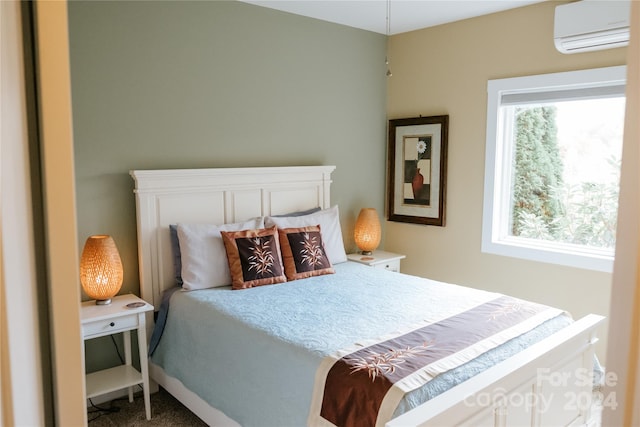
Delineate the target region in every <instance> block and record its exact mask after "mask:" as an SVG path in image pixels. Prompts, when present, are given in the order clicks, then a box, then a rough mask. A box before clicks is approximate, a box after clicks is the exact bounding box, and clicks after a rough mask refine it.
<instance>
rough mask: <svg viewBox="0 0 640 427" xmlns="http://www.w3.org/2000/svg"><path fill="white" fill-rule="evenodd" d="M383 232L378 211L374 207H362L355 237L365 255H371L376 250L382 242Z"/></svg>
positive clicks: (354, 232) (354, 233)
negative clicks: (381, 235)
mask: <svg viewBox="0 0 640 427" xmlns="http://www.w3.org/2000/svg"><path fill="white" fill-rule="evenodd" d="M381 233H382V230H381V229H380V220H379V219H378V212H376V210H375V209H374V208H363V209H361V210H360V214H359V215H358V219H357V220H356V226H355V230H354V231H353V239H354V240H355V241H356V245H357V246H358V248H360V250H361V251H362V254H363V255H371V253H372V252H373V251H375V250H376V248H377V247H378V245H379V244H380V234H381Z"/></svg>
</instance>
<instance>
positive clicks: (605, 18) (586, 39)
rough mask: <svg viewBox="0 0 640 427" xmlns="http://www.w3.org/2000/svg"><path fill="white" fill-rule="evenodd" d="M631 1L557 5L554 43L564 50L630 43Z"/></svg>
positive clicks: (583, 0) (600, 0)
mask: <svg viewBox="0 0 640 427" xmlns="http://www.w3.org/2000/svg"><path fill="white" fill-rule="evenodd" d="M630 7H631V3H630V1H629V0H581V1H577V2H573V3H567V4H563V5H560V6H556V14H555V21H554V34H553V38H554V42H555V45H556V49H558V50H559V51H560V52H562V53H578V52H587V51H591V50H600V49H610V48H614V47H622V46H626V45H627V44H629V9H630Z"/></svg>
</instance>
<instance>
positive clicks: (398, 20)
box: [240, 0, 544, 35]
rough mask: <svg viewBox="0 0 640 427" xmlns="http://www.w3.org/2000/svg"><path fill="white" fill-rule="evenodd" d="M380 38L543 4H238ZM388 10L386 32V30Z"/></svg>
mask: <svg viewBox="0 0 640 427" xmlns="http://www.w3.org/2000/svg"><path fill="white" fill-rule="evenodd" d="M240 1H243V2H245V3H251V4H255V5H258V6H264V7H268V8H272V9H277V10H281V11H284V12H289V13H293V14H296V15H302V16H308V17H311V18H316V19H320V20H323V21H329V22H334V23H336V24H342V25H347V26H350V27H355V28H360V29H362V30H368V31H373V32H376V33H381V34H387V33H388V34H389V35H393V34H399V33H405V32H407V31H413V30H417V29H420V28H427V27H432V26H435V25H440V24H445V23H448V22H453V21H459V20H462V19H467V18H472V17H475V16H481V15H487V14H489V13H494V12H499V11H503V10H507V9H513V8H516V7H521V6H527V5H529V4H533V3H539V2H541V1H544V0H388V1H387V0H240ZM387 9H389V14H388V15H389V28H387Z"/></svg>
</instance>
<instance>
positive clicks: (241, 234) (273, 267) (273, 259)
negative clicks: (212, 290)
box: [220, 226, 287, 289]
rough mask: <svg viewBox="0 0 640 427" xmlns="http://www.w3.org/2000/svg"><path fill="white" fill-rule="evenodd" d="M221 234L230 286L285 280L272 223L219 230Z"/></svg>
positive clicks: (276, 231)
mask: <svg viewBox="0 0 640 427" xmlns="http://www.w3.org/2000/svg"><path fill="white" fill-rule="evenodd" d="M220 234H221V235H222V241H223V242H224V248H225V250H226V252H227V260H228V261H229V270H230V271H231V287H232V288H233V289H246V288H252V287H254V286H262V285H272V284H274V283H282V282H286V281H287V278H286V276H285V275H284V268H283V267H282V256H281V254H280V244H279V241H278V230H277V229H276V227H275V226H274V227H271V228H261V229H258V230H242V231H221V232H220Z"/></svg>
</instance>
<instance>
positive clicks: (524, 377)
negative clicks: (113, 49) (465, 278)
mask: <svg viewBox="0 0 640 427" xmlns="http://www.w3.org/2000/svg"><path fill="white" fill-rule="evenodd" d="M334 169H335V167H334V166H300V167H267V168H221V169H192V170H136V171H131V175H132V177H133V178H134V180H135V197H136V211H137V230H138V252H139V262H140V287H141V296H142V298H144V299H145V300H147V301H149V302H151V303H152V304H153V305H154V307H161V306H164V307H166V304H167V302H168V301H170V302H171V303H170V309H169V311H168V315H167V316H166V320H167V321H166V326H165V329H164V332H163V333H162V338H161V339H160V340H159V342H158V345H157V348H156V349H155V351H154V353H153V356H152V357H151V358H150V376H151V379H152V380H153V381H155V382H156V383H158V384H159V385H161V386H162V387H163V388H165V389H166V390H167V391H169V392H170V393H171V394H172V395H174V396H175V397H176V398H177V399H178V400H180V401H181V402H182V403H183V404H184V405H185V406H187V407H188V408H189V409H190V410H192V411H193V412H194V413H195V414H196V415H198V416H199V417H200V418H202V419H203V420H204V421H205V422H207V423H208V424H210V425H220V426H222V425H224V426H226V425H234V426H237V425H243V426H247V427H249V426H288V425H292V426H294V425H316V426H325V425H326V426H330V425H345V426H346V425H387V426H390V427H393V426H418V425H424V426H429V425H433V426H444V425H446V426H453V425H469V426H471V425H472V426H482V425H491V426H494V425H495V426H503V425H505V426H506V425H514V426H516V425H517V426H522V425H531V426H540V425H553V426H560V425H592V423H593V422H594V419H593V416H592V413H593V412H592V410H591V396H592V387H593V376H592V372H593V367H594V345H595V343H596V342H597V338H596V331H597V328H598V327H599V325H601V324H602V322H603V320H604V319H603V318H602V317H601V316H598V315H588V316H586V317H584V318H582V319H579V320H576V321H571V320H569V318H568V316H566V314H565V313H563V312H562V311H561V310H557V309H554V308H551V307H545V306H542V305H539V304H534V303H531V302H527V301H521V300H517V299H513V298H511V297H509V296H505V295H499V294H493V293H489V292H484V291H479V290H470V289H468V288H464V287H460V286H456V285H451V284H443V283H439V282H434V281H430V280H427V279H423V278H418V277H413V276H409V275H405V274H399V273H395V272H387V271H383V270H380V269H372V268H370V267H367V266H364V265H361V264H359V263H351V262H342V261H343V260H342V258H341V256H340V255H339V254H338V255H335V254H336V253H337V252H336V251H335V250H334V248H335V246H336V242H335V240H336V239H335V236H330V235H329V234H328V233H329V231H328V230H330V229H331V228H330V227H329V225H327V224H326V223H321V225H322V227H320V228H318V229H313V230H311V231H310V230H307V229H306V228H304V230H303V231H304V232H300V235H304V236H309V235H313V236H315V234H313V233H316V234H318V235H319V238H322V239H324V240H325V241H324V247H325V248H327V254H326V255H327V258H332V259H333V261H336V262H332V263H330V265H325V266H324V267H323V268H324V270H323V271H324V274H317V275H315V274H314V275H312V276H311V277H306V276H307V275H304V277H302V276H301V277H300V278H296V280H286V278H285V280H284V281H282V283H279V282H273V283H276V284H273V285H268V286H267V285H265V286H256V287H252V288H251V289H244V290H234V289H232V288H231V287H230V286H217V287H213V288H207V289H197V287H195V288H194V289H193V290H191V291H188V292H183V291H181V290H178V291H176V292H173V295H172V296H171V297H170V298H167V297H166V296H167V295H169V293H165V291H167V290H174V289H175V288H176V276H177V274H176V269H175V259H174V251H173V249H172V239H171V233H170V226H172V225H176V224H189V225H193V224H196V225H197V224H217V225H221V224H243V225H245V226H247V227H248V226H249V225H251V224H252V225H254V226H256V227H258V228H259V229H260V230H267V229H268V227H267V226H268V225H270V224H269V223H268V221H272V222H273V223H277V225H279V226H280V232H282V230H283V229H286V230H293V229H294V228H286V227H285V226H283V224H288V225H300V224H302V223H303V222H304V219H305V218H309V216H311V217H313V218H317V216H315V215H325V214H326V215H329V213H331V215H332V217H334V218H335V215H336V211H337V207H336V206H332V205H331V203H330V188H331V173H332V172H333V170H334ZM314 208H315V210H316V211H308V210H309V209H314ZM318 208H319V209H320V211H319V213H318V212H317V209H318ZM308 212H313V213H308ZM292 213H302V216H301V217H295V216H294V217H291V216H288V215H291V214H292ZM258 218H259V219H260V221H265V218H267V219H266V221H267V223H266V224H265V223H263V222H259V223H255V222H253V223H252V222H251V221H256V219H258ZM276 218H280V219H276ZM290 218H293V219H290ZM296 218H302V219H301V220H298V219H296ZM327 218H328V216H327ZM300 221H302V222H300ZM323 221H324V220H323ZM196 225H194V226H193V229H197V228H198V227H197V226H196ZM338 228H339V227H338ZM186 230H190V228H189V227H187V226H185V227H184V229H181V233H182V234H181V237H184V236H185V235H186V234H185V233H186V232H187V231H186ZM295 231H299V230H298V229H295ZM321 231H323V233H320V232H321ZM333 231H335V230H333ZM225 233H226V234H225ZM225 233H223V236H228V235H230V236H232V237H237V236H236V233H238V232H237V231H236V232H231V231H228V232H225ZM227 238H228V237H227ZM181 244H182V241H181ZM285 246H286V245H285ZM225 249H227V250H229V248H228V247H225ZM289 249H290V248H289ZM343 250H344V249H343ZM289 252H291V250H290V251H289ZM229 253H231V252H229ZM283 253H284V249H283ZM183 255H184V254H183ZM344 261H346V259H344ZM232 264H233V263H232ZM285 264H286V263H285ZM232 270H233V265H232ZM320 270H322V269H320ZM232 275H233V273H232ZM233 276H234V277H235V275H233ZM344 280H348V283H349V285H345V282H344ZM189 283H190V282H189ZM241 285H242V283H240V284H239V285H238V286H241ZM183 286H184V285H183ZM235 286H236V282H235V279H234V284H233V287H235ZM163 295H164V296H165V301H164V303H163ZM319 302H321V303H319ZM445 302H446V303H445ZM425 307H429V309H428V310H425ZM514 307H515V309H514ZM201 309H204V310H205V311H206V313H207V314H201ZM330 310H333V311H330ZM483 310H484V311H483ZM274 313H276V314H278V315H279V316H280V317H277V318H274V317H271V316H272V315H273V314H274ZM495 313H499V316H496V314H495ZM505 313H508V316H504V315H505ZM367 314H373V315H372V316H367ZM473 316H478V317H473ZM519 316H520V317H519ZM162 317H164V314H162ZM496 317H499V318H500V319H503V318H504V319H506V318H507V317H508V318H509V319H511V320H509V321H508V322H512V323H508V322H507V323H504V325H502V326H500V327H499V329H496V330H495V331H492V332H491V333H489V332H486V328H485V327H482V328H480V327H475V326H476V325H478V324H479V323H480V321H479V320H478V319H491V320H492V321H495V319H496ZM465 322H466V323H465ZM501 322H502V320H501ZM505 322H506V320H505ZM149 324H150V326H149V328H150V331H149V334H148V336H151V335H152V330H151V328H152V327H153V326H152V324H153V322H149ZM347 325H350V326H349V327H347ZM450 325H463V326H462V330H463V331H470V330H472V329H474V328H475V329H477V331H476V332H474V334H475V335H473V334H470V337H471V335H473V336H474V337H473V338H469V339H468V341H469V343H468V344H465V346H464V347H461V348H459V349H453V350H451V349H450V350H451V352H450V353H447V354H446V355H443V356H442V357H439V358H437V359H436V358H433V357H434V356H433V355H434V354H436V353H437V351H434V349H436V348H449V347H452V346H454V347H455V346H456V345H458V344H459V343H460V342H463V341H465V340H466V339H467V338H464V337H463V335H452V334H451V332H450V329H446V328H448V327H449V326H450ZM496 328H498V326H496ZM437 331H441V333H440V335H437ZM442 331H444V332H442ZM485 332H486V335H483V334H485ZM434 334H435V335H434ZM156 335H157V334H156ZM434 336H435V337H436V338H433V337H434ZM400 337H402V338H400ZM407 337H411V339H415V343H413V344H406V342H407V341H403V340H405V338H407ZM425 337H427V338H425ZM392 342H393V343H399V344H398V345H400V347H398V348H399V349H398V348H396V349H395V350H393V351H394V352H393V357H391V359H394V358H395V359H394V360H400V361H401V362H400V363H399V364H396V365H394V364H389V363H386V362H388V360H387V359H389V357H387V356H388V355H387V356H385V355H384V353H385V351H379V352H378V353H376V354H375V355H374V353H375V352H374V351H373V350H372V349H376V348H377V349H380V348H382V349H389V348H390V347H389V345H391V344H389V343H392ZM376 346H377V347H376ZM438 346H439V347H438ZM388 351H391V350H388ZM400 353H402V354H400ZM381 354H382V357H383V358H384V357H387V359H385V363H380V360H381V359H380V357H381V356H380V355H381ZM407 355H410V357H409V356H407ZM419 357H426V358H428V357H431V358H432V359H429V360H428V362H424V361H420V362H416V363H413V362H410V361H411V360H414V358H415V359H416V360H418V359H419ZM400 365H402V366H400ZM409 365H412V366H413V365H415V366H414V367H413V368H412V369H414V371H412V372H411V374H410V375H406V376H405V377H403V378H401V379H398V380H397V381H396V380H392V381H390V380H388V378H391V377H393V376H394V375H395V373H396V372H398V371H399V370H400V368H402V369H405V367H406V366H409ZM396 369H397V370H396ZM341 375H342V376H341ZM358 377H362V379H358ZM376 377H377V378H376ZM382 377H384V378H385V379H386V381H387V383H389V384H388V386H385V387H387V388H384V387H383V389H376V388H375V387H373V386H369V385H368V384H378V382H376V380H377V379H381V378H382ZM356 381H357V382H356ZM344 383H349V384H350V385H349V388H344V387H343V384H344ZM341 387H342V388H341ZM376 387H377V385H376ZM380 390H382V391H380ZM363 397H364V398H363ZM345 402H349V403H348V404H345ZM372 402H373V403H372ZM365 420H367V421H365Z"/></svg>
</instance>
